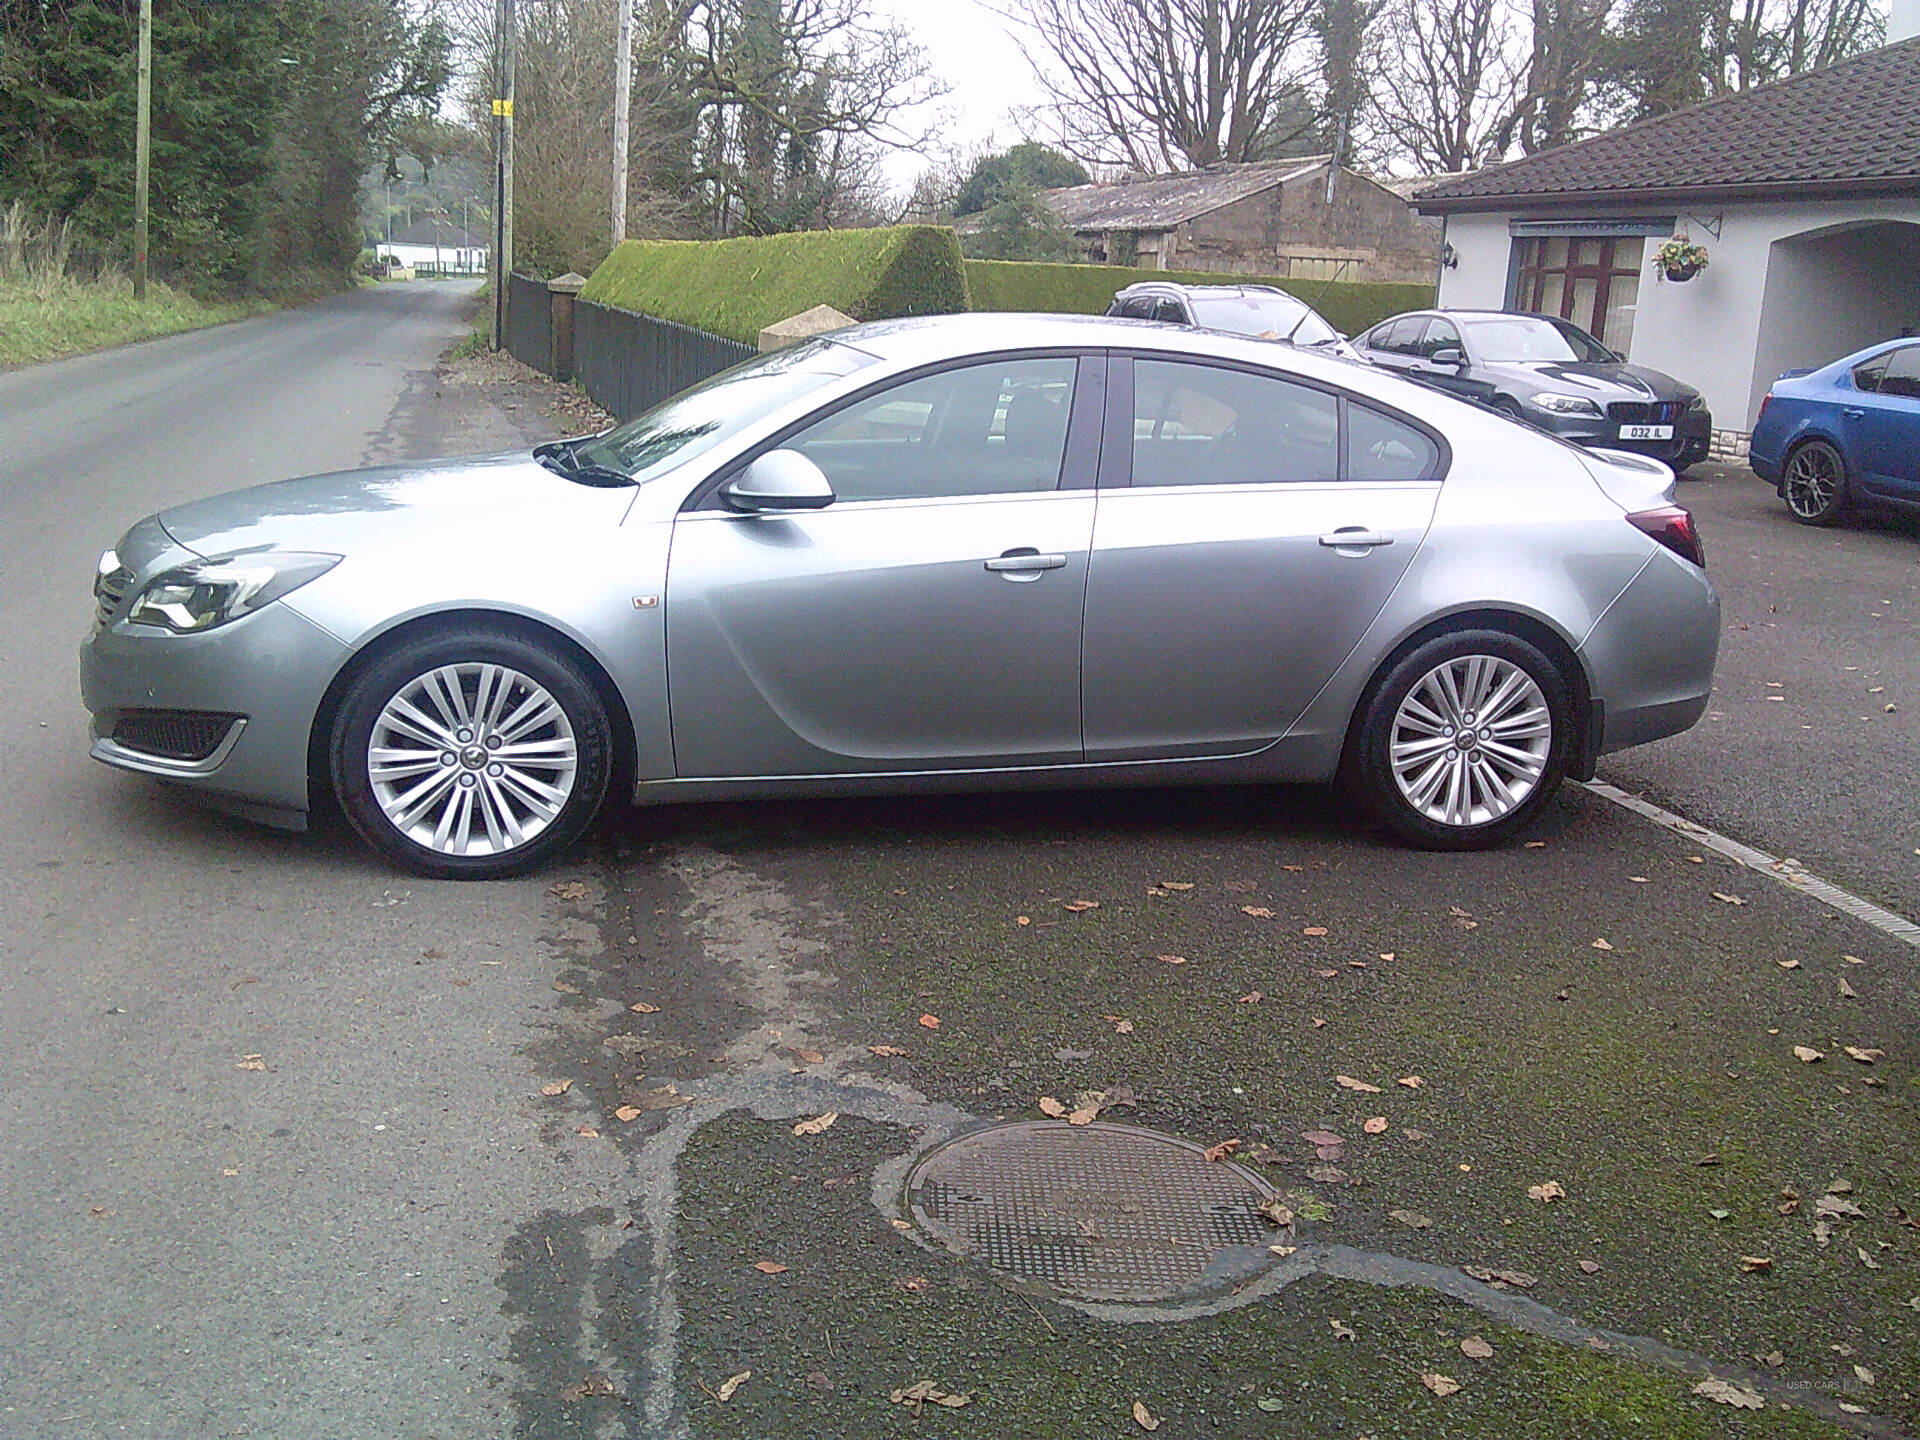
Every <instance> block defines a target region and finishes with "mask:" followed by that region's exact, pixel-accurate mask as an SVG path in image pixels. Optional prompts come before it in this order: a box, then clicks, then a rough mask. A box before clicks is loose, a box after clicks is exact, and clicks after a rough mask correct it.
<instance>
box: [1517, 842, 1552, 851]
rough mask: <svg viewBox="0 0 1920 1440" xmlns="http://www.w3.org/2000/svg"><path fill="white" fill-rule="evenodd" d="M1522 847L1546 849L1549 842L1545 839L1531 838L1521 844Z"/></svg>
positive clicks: (1525, 848) (1524, 848)
mask: <svg viewBox="0 0 1920 1440" xmlns="http://www.w3.org/2000/svg"><path fill="white" fill-rule="evenodd" d="M1521 848H1522V849H1523V850H1544V849H1546V848H1547V842H1546V841H1544V840H1529V841H1527V842H1526V843H1525V844H1524V845H1523V846H1521Z"/></svg>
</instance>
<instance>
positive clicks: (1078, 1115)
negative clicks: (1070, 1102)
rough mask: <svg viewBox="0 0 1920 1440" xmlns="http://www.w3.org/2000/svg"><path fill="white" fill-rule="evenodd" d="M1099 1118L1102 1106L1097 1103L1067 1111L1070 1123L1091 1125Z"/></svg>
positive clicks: (1068, 1122)
mask: <svg viewBox="0 0 1920 1440" xmlns="http://www.w3.org/2000/svg"><path fill="white" fill-rule="evenodd" d="M1099 1118H1100V1107H1099V1106H1097V1105H1082V1106H1081V1107H1080V1108H1079V1109H1078V1110H1069V1111H1068V1112H1067V1124H1069V1125H1091V1124H1092V1123H1093V1122H1094V1121H1096V1120H1098V1119H1099Z"/></svg>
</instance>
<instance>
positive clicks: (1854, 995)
mask: <svg viewBox="0 0 1920 1440" xmlns="http://www.w3.org/2000/svg"><path fill="white" fill-rule="evenodd" d="M1840 998H1841V999H1842V1000H1858V999H1859V998H1860V992H1859V991H1858V990H1856V989H1854V988H1853V986H1851V985H1849V984H1848V983H1847V977H1846V976H1844V975H1842V976H1841V977H1840Z"/></svg>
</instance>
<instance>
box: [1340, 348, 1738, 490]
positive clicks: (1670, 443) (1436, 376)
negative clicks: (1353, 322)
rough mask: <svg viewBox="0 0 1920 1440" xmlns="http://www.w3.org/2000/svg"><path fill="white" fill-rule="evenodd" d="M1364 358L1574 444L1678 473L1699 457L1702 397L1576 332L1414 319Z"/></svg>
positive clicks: (1707, 442)
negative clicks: (1629, 453) (1646, 458)
mask: <svg viewBox="0 0 1920 1440" xmlns="http://www.w3.org/2000/svg"><path fill="white" fill-rule="evenodd" d="M1353 343H1354V345H1355V347H1356V348H1357V349H1358V350H1359V351H1360V353H1361V355H1363V356H1364V357H1365V358H1366V359H1368V360H1370V361H1372V362H1373V363H1374V364H1376V365H1379V366H1382V367H1383V368H1385V369H1388V370H1395V371H1398V372H1399V373H1400V374H1402V375H1405V376H1406V377H1407V378H1409V379H1412V380H1419V381H1423V382H1424V383H1426V384H1428V385H1433V386H1435V387H1437V388H1439V389H1441V390H1447V391H1450V392H1452V393H1453V394H1456V395H1459V396H1462V397H1464V398H1466V399H1469V400H1476V401H1478V402H1479V403H1481V404H1483V405H1487V406H1490V407H1491V408H1493V409H1495V410H1499V411H1501V412H1503V413H1505V414H1508V415H1511V416H1512V417H1513V418H1514V419H1516V420H1524V421H1526V422H1527V423H1528V424H1531V425H1537V426H1539V427H1540V428H1541V429H1543V430H1548V431H1551V432H1552V433H1553V434H1555V435H1559V436H1561V437H1562V438H1564V439H1567V440H1571V441H1573V442H1574V443H1575V444H1579V445H1604V446H1606V447H1607V448H1609V449H1615V450H1635V451H1638V452H1639V453H1641V454H1643V455H1651V456H1653V457H1654V458H1655V459H1656V460H1663V461H1665V462H1666V463H1667V464H1669V465H1671V466H1672V467H1673V468H1674V469H1675V470H1676V471H1679V470H1684V469H1686V468H1687V467H1688V466H1689V465H1694V464H1697V463H1699V462H1700V461H1702V460H1704V459H1706V458H1707V451H1708V449H1709V448H1710V447H1711V445H1712V443H1713V416H1712V415H1711V414H1710V413H1708V410H1707V402H1706V400H1705V399H1704V398H1703V397H1702V396H1701V394H1700V392H1699V391H1697V390H1695V389H1694V388H1693V387H1692V386H1690V385H1684V384H1682V383H1681V382H1680V381H1678V380H1676V379H1674V378H1673V377H1672V376H1671V375H1667V374H1663V373H1662V372H1661V371H1658V370H1649V369H1647V368H1646V367H1645V366H1642V365H1629V364H1628V363H1627V362H1626V360H1625V358H1624V357H1622V356H1620V355H1616V354H1615V353H1614V352H1613V351H1611V350H1609V349H1608V348H1607V347H1606V346H1604V345H1602V344H1601V343H1600V342H1599V341H1598V340H1596V339H1594V338H1593V336H1591V335H1589V334H1588V333H1587V332H1586V331H1584V330H1582V329H1581V328H1580V327H1579V326H1578V325H1575V324H1573V323H1572V322H1570V321H1567V320H1561V319H1558V318H1557V317H1554V316H1548V315H1515V314H1511V313H1509V312H1506V311H1502V310H1419V311H1413V312H1410V313H1408V314H1405V315H1395V316H1394V317H1392V318H1391V319H1388V320H1382V321H1381V322H1380V323H1379V324H1378V325H1376V326H1374V327H1373V328H1372V329H1371V330H1369V331H1367V333H1366V334H1364V335H1362V336H1360V337H1359V338H1358V339H1357V340H1355V341H1354V342H1353Z"/></svg>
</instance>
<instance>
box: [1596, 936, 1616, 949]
mask: <svg viewBox="0 0 1920 1440" xmlns="http://www.w3.org/2000/svg"><path fill="white" fill-rule="evenodd" d="M1593 948H1594V949H1596V950H1611V949H1612V948H1613V946H1612V944H1611V943H1609V942H1608V941H1607V940H1605V939H1600V940H1596V941H1594V942H1593Z"/></svg>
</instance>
